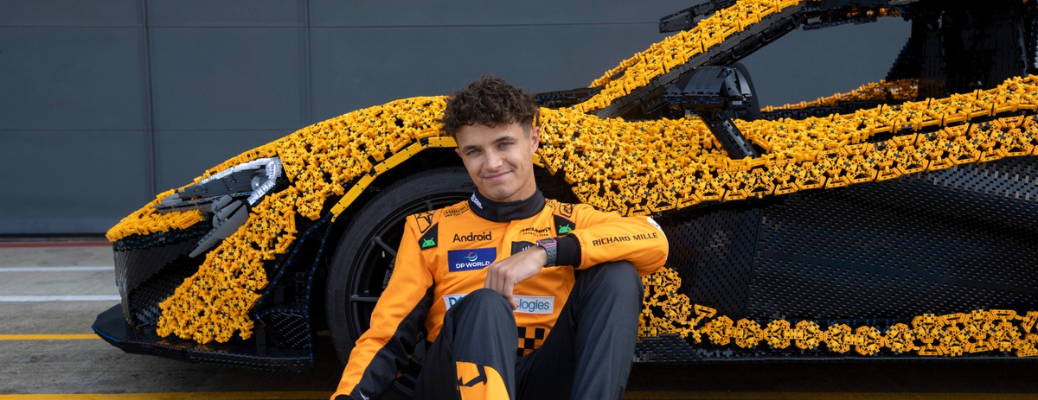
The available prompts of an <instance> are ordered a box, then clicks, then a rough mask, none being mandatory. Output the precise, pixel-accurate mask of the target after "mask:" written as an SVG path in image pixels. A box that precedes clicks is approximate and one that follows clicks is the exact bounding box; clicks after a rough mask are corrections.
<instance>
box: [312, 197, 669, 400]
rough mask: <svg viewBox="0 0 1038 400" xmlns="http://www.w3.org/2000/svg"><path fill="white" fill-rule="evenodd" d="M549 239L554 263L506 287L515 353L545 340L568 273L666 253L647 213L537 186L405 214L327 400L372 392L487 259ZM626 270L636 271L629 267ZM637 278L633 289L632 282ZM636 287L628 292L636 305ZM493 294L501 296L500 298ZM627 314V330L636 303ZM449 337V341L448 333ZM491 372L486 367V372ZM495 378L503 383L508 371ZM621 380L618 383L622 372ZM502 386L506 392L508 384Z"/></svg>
mask: <svg viewBox="0 0 1038 400" xmlns="http://www.w3.org/2000/svg"><path fill="white" fill-rule="evenodd" d="M549 237H556V238H557V240H558V256H557V259H558V261H557V264H558V265H560V266H559V267H546V268H543V269H542V270H541V271H540V272H539V273H538V274H537V275H535V276H533V277H531V278H529V279H527V280H525V281H523V282H521V283H519V284H517V285H516V286H515V289H514V295H515V296H514V297H515V299H516V300H517V301H518V303H519V307H518V309H516V310H515V311H514V323H515V328H514V329H515V331H516V333H515V334H513V337H516V335H517V339H518V340H517V341H516V342H512V343H516V344H517V348H516V356H519V357H522V356H524V355H529V354H530V353H531V352H533V351H534V350H535V349H537V348H539V347H541V345H542V344H543V343H544V341H545V339H546V338H549V333H551V330H552V328H553V327H554V326H555V324H556V321H557V320H559V317H560V315H561V314H562V312H563V309H564V308H567V307H566V304H567V301H568V300H569V299H570V294H571V292H572V291H574V284H575V283H576V282H577V277H576V274H578V273H582V272H576V271H580V270H585V269H588V268H589V267H592V266H596V265H599V264H603V263H608V262H612V261H618V260H626V261H629V264H628V265H633V267H634V269H636V270H637V274H640V275H647V274H650V273H652V272H655V271H656V270H658V269H659V268H660V267H662V266H663V264H664V263H665V261H666V258H667V252H668V244H667V239H666V238H665V237H664V234H663V232H662V230H660V228H659V226H658V225H656V223H655V222H653V221H652V219H651V218H647V217H620V216H618V215H616V214H614V213H605V212H600V211H597V210H595V209H593V208H591V207H590V206H587V205H583V204H566V203H560V202H557V201H555V200H546V199H545V198H544V196H543V195H542V194H541V193H540V192H539V191H538V192H536V193H535V194H534V195H533V196H532V197H531V198H529V199H526V200H521V201H517V202H510V203H496V202H492V201H490V200H488V199H486V198H485V197H483V196H482V195H480V194H479V193H478V192H476V193H473V195H472V197H471V198H470V199H469V200H467V201H463V202H460V203H457V204H454V205H451V206H448V207H445V208H442V209H439V210H434V211H428V212H423V213H418V214H414V215H411V216H409V217H408V218H407V222H406V227H405V229H404V234H403V238H402V240H401V242H400V247H399V250H398V252H397V256H396V263H395V266H394V270H393V275H392V277H391V278H390V281H389V284H388V286H387V288H386V290H385V291H384V292H383V294H382V296H381V298H380V299H379V302H378V304H377V305H376V307H375V310H374V312H373V314H372V316H371V321H372V323H371V328H370V329H369V330H368V331H367V332H366V333H364V335H362V336H361V338H360V339H359V340H357V343H356V346H355V347H354V349H353V351H352V352H351V353H350V358H349V363H348V365H347V366H346V369H345V371H344V372H343V376H342V379H341V381H340V383H339V386H338V389H337V391H336V392H335V394H333V396H332V398H333V399H346V398H351V399H358V400H370V399H373V398H375V399H377V398H379V397H381V396H382V395H383V394H384V393H385V391H386V390H387V389H388V388H389V387H390V385H391V384H392V382H393V380H394V379H396V377H397V373H398V370H399V369H400V368H401V367H403V366H405V365H406V364H407V360H408V355H409V354H410V353H411V352H412V351H413V349H414V346H415V344H416V341H417V339H416V338H417V334H418V332H419V330H420V329H422V328H424V330H425V332H426V340H427V341H429V342H434V341H436V339H437V338H438V337H439V336H440V334H441V329H443V328H444V317H445V315H447V316H448V317H450V314H448V310H449V309H450V308H451V307H452V306H455V305H459V304H461V303H462V302H461V300H462V298H463V297H465V296H466V295H467V294H469V293H472V292H474V291H477V290H478V289H481V288H483V286H484V284H485V279H486V267H487V266H489V265H490V264H491V263H493V262H494V261H495V260H501V259H504V258H507V257H508V256H510V255H512V254H514V253H518V252H520V251H522V250H525V249H527V248H529V247H530V246H533V245H534V242H535V241H536V240H538V239H543V238H549ZM595 269H596V270H597V269H599V268H597V267H596V268H595ZM632 277H634V278H636V276H634V274H633V273H632ZM634 280H635V281H638V280H637V279H634ZM637 285H638V287H639V288H640V285H641V283H640V281H638V282H637ZM488 291H489V290H483V291H481V292H488ZM495 294H496V293H495ZM640 295H641V292H638V293H635V297H636V300H635V303H637V304H638V305H640V301H641V296H640ZM483 297H486V296H483ZM491 297H493V296H491ZM496 297H497V298H500V303H501V304H505V303H506V302H505V301H504V298H503V297H502V296H500V295H497V296H496ZM474 302H475V301H473V302H470V303H474ZM471 307H476V306H470V308H471ZM634 307H638V306H637V305H636V306H634ZM459 308H461V307H460V306H459ZM628 308H630V307H628ZM508 310H511V308H510V306H508ZM509 314H511V313H509ZM509 317H511V315H510V316H509ZM633 319H634V320H635V321H634V322H633V323H634V327H635V329H636V326H637V311H635V313H634V315H633ZM567 320H568V317H567ZM631 335H632V337H631V344H630V346H631V352H630V353H628V354H624V355H622V357H621V359H626V360H627V369H628V370H629V367H630V360H631V358H632V356H631V354H633V346H634V343H633V342H634V338H635V337H636V332H632V333H631ZM451 336H452V337H451V340H457V339H456V338H454V337H453V332H452V334H451ZM556 336H561V334H560V335H556ZM513 359H514V357H513ZM477 367H478V368H479V373H480V376H485V375H483V373H484V369H483V366H482V365H479V366H477ZM460 368H461V365H460V364H459V370H458V371H457V373H458V374H459V376H458V377H457V378H458V379H457V380H461V379H462V378H461V374H462V371H461V370H460ZM427 369H428V368H427ZM487 369H489V368H487ZM505 369H508V368H505ZM625 371H626V370H625ZM501 372H502V371H500V370H495V371H493V374H491V375H499V374H501ZM451 373H453V371H451ZM423 374H425V372H424V371H423ZM454 378H455V377H453V376H452V377H450V379H451V381H453V380H455V379H454ZM498 378H502V377H498ZM503 379H504V380H505V381H508V382H507V383H509V384H510V383H511V379H512V377H511V376H505V377H503ZM623 379H624V381H625V382H626V372H624V376H623ZM509 389H510V392H509V393H510V394H511V393H514V389H513V388H512V386H509Z"/></svg>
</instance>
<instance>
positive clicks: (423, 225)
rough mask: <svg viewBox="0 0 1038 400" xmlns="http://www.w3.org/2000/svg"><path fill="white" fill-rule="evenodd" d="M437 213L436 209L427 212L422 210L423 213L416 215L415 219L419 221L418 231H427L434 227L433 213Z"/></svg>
mask: <svg viewBox="0 0 1038 400" xmlns="http://www.w3.org/2000/svg"><path fill="white" fill-rule="evenodd" d="M435 214H436V211H426V212H422V213H418V214H415V215H414V217H415V221H416V222H418V231H419V232H421V233H425V231H427V230H429V228H430V227H432V225H433V215H435Z"/></svg>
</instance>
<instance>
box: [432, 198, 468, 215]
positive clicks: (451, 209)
mask: <svg viewBox="0 0 1038 400" xmlns="http://www.w3.org/2000/svg"><path fill="white" fill-rule="evenodd" d="M436 211H438V212H439V213H440V216H442V217H443V218H454V217H459V216H462V215H465V214H468V213H469V201H468V200H462V201H459V202H457V203H454V204H451V205H449V206H447V207H443V208H441V209H439V210H436Z"/></svg>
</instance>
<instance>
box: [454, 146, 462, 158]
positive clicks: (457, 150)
mask: <svg viewBox="0 0 1038 400" xmlns="http://www.w3.org/2000/svg"><path fill="white" fill-rule="evenodd" d="M454 154H457V155H458V157H461V148H460V147H455V148H454Z"/></svg>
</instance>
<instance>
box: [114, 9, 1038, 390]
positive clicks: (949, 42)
mask: <svg viewBox="0 0 1038 400" xmlns="http://www.w3.org/2000/svg"><path fill="white" fill-rule="evenodd" d="M1036 12H1038V11H1036V6H1035V5H1034V3H1033V2H1019V1H992V2H987V3H986V5H985V6H984V7H977V6H974V5H970V4H969V3H965V2H943V1H937V0H919V1H895V0H885V1H878V0H859V1H836V0H822V1H800V2H798V1H794V0H743V1H713V2H709V3H705V4H702V5H698V6H694V7H691V8H689V9H686V10H682V11H680V12H678V13H675V14H673V15H670V16H666V17H664V18H662V19H661V22H660V30H661V32H677V33H675V34H673V35H671V36H669V37H667V38H666V39H664V40H663V41H661V42H659V43H657V44H655V45H653V46H652V47H651V48H649V49H647V50H646V51H644V52H641V53H638V54H635V55H634V56H632V57H631V58H629V59H627V60H624V61H623V62H621V63H620V64H619V66H617V67H616V68H614V69H613V70H610V71H607V72H606V73H605V74H603V75H602V77H601V78H599V79H597V80H595V81H594V82H592V84H591V85H589V86H588V87H586V88H577V89H570V90H560V91H555V92H546V93H540V94H538V95H537V100H538V102H539V103H540V104H541V105H542V109H541V112H540V115H539V117H538V121H537V123H538V124H539V125H540V126H541V129H542V135H541V138H542V139H541V141H542V143H541V148H540V150H539V151H538V153H537V154H536V156H535V160H534V162H535V164H536V165H537V179H538V185H539V187H540V188H541V190H542V191H544V192H545V195H546V196H547V197H550V198H555V199H559V200H560V201H564V202H573V203H575V202H580V203H586V204H590V205H592V206H594V207H596V208H598V209H601V210H606V211H611V212H616V213H619V214H622V215H651V216H652V217H653V218H654V219H655V220H656V221H657V222H659V223H660V225H661V226H662V229H663V230H664V231H665V233H666V234H667V237H668V238H669V241H670V245H671V253H670V254H671V255H670V257H669V259H668V261H667V265H666V267H665V268H664V269H663V270H662V271H660V272H658V273H656V274H653V275H650V276H647V277H645V278H644V283H645V287H646V293H645V300H644V308H643V311H642V313H641V316H640V324H641V325H640V326H641V327H640V331H639V342H638V345H637V351H636V354H635V355H634V356H635V359H636V360H637V361H639V362H697V361H725V360H841V359H866V360H873V359H876V360H878V359H891V358H933V357H938V358H947V359H951V358H955V357H967V358H1016V357H1031V356H1035V355H1038V347H1036V346H1038V332H1036V328H1035V323H1036V321H1038V286H1036V285H1034V282H1038V267H1036V261H1035V260H1036V259H1038V257H1036V256H1038V114H1036V108H1038V76H1035V75H1033V74H1034V73H1035V72H1036V70H1038V68H1036V67H1038V65H1036V61H1035V55H1036V54H1038V52H1036V41H1038V37H1036V32H1038V29H1036V28H1038V27H1036V22H1035V21H1036V19H1035V15H1036ZM878 18H904V19H907V20H910V21H911V24H912V36H911V38H910V39H909V40H908V42H907V44H906V45H905V46H904V49H903V50H902V52H901V54H900V55H899V56H898V58H897V60H896V61H895V63H894V65H893V66H892V67H891V69H890V72H889V74H888V75H887V77H886V79H885V80H884V81H882V82H877V83H871V84H866V85H864V86H862V87H861V88H860V89H858V90H855V91H853V92H850V93H845V94H840V95H835V96H832V97H827V98H822V99H819V100H817V101H814V102H810V103H806V102H805V103H800V104H792V105H786V106H780V107H763V108H761V107H760V106H759V104H758V103H759V102H758V96H757V94H756V90H755V88H754V85H753V82H752V79H751V78H750V71H749V70H748V69H747V68H745V67H744V66H742V65H740V64H738V61H739V60H741V59H743V58H744V57H746V56H747V55H749V54H751V53H753V52H754V51H755V50H757V49H759V48H761V47H763V46H766V45H767V44H769V43H771V42H773V41H775V40H776V39H778V38H780V37H782V36H783V35H785V34H786V33H788V32H790V31H792V30H794V29H797V28H800V27H803V28H804V29H821V28H825V27H828V26H833V25H838V24H843V23H867V22H870V21H875V20H876V19H878ZM444 104H445V97H443V96H437V97H419V98H408V99H401V100H397V101H393V102H390V103H386V104H383V105H377V106H373V107H369V108H365V109H361V110H356V111H352V112H349V113H347V114H345V115H342V116H339V117H336V118H332V119H330V120H327V121H323V122H319V123H316V124H314V125H311V126H308V127H305V128H302V129H300V130H299V131H296V132H294V133H292V134H290V135H288V136H285V137H284V138H282V139H279V140H277V141H274V142H272V143H269V144H267V145H264V146H260V147H258V148H255V149H252V150H249V151H246V152H245V153H243V154H240V155H238V156H236V157H234V158H231V159H229V160H227V161H226V162H224V163H222V164H220V165H217V166H215V167H213V168H211V169H209V170H207V171H205V173H203V174H202V175H201V176H200V177H198V178H197V179H195V180H194V182H192V183H191V184H188V185H185V186H183V187H180V188H177V189H173V190H169V191H167V192H164V193H162V194H160V195H159V196H158V197H157V198H156V199H155V200H154V201H152V202H151V203H149V204H147V205H145V206H144V207H143V208H141V209H140V210H138V211H137V212H134V213H133V214H131V215H129V216H127V217H126V218H125V219H123V220H122V221H121V222H119V224H118V225H116V226H114V227H113V228H112V229H111V230H110V231H109V232H108V238H109V240H111V242H112V246H113V250H114V258H115V265H116V284H117V286H118V288H119V292H120V295H121V297H122V302H121V304H119V305H115V306H113V307H112V308H111V309H109V310H107V311H105V312H103V313H102V314H100V315H99V316H98V318H97V321H96V322H95V324H94V330H95V332H97V334H98V335H100V336H101V337H102V338H104V339H105V340H106V341H108V342H109V343H111V344H112V345H114V346H116V347H118V348H120V349H123V350H125V351H127V352H134V353H144V354H154V355H159V356H164V357H171V358H176V359H180V360H184V361H191V362H210V363H223V364H229V365H240V366H248V367H255V368H262V369H274V370H293V371H300V370H306V369H308V368H310V367H312V364H313V357H314V352H315V346H316V340H315V337H316V335H317V333H318V331H323V330H327V331H329V332H330V335H331V340H332V343H333V346H334V350H335V352H336V353H337V354H338V356H339V357H340V359H342V360H345V359H346V358H347V357H348V354H349V350H350V349H351V347H352V345H353V342H354V341H355V340H356V339H357V338H358V337H359V335H360V334H361V333H363V332H364V331H365V330H366V329H367V327H368V326H369V323H370V321H369V316H370V314H371V312H372V309H373V307H374V305H375V303H376V302H377V300H378V298H379V295H380V293H381V292H382V290H383V289H384V288H385V287H386V285H387V283H388V280H389V276H390V275H391V274H392V272H393V270H392V267H393V260H394V256H395V252H396V248H397V245H398V243H399V241H400V237H401V234H402V232H403V221H404V218H405V217H406V216H408V215H411V214H414V213H419V212H425V211H430V210H434V209H437V208H441V207H444V206H446V205H449V204H453V203H456V202H458V201H462V200H464V199H466V198H468V196H469V195H470V194H471V193H472V191H473V190H474V186H473V184H472V183H471V181H470V180H469V178H468V176H467V174H466V173H465V171H464V168H462V166H461V162H460V160H458V159H457V158H456V156H455V155H454V154H453V149H452V147H453V146H454V142H453V140H452V139H451V138H450V137H448V136H446V135H444V134H443V132H442V128H441V125H440V122H439V119H440V117H441V115H442V111H443V108H444ZM418 339H419V340H417V342H418V343H419V344H420V345H419V348H417V349H415V356H414V357H413V358H412V362H411V365H410V366H409V367H408V371H409V372H411V373H412V374H408V373H405V374H404V377H405V379H406V378H407V377H408V376H413V372H414V371H416V370H417V368H419V367H418V366H419V365H420V363H421V355H422V351H423V349H422V348H421V347H422V346H421V343H423V341H422V340H420V339H421V338H418ZM405 385H406V383H405Z"/></svg>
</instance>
